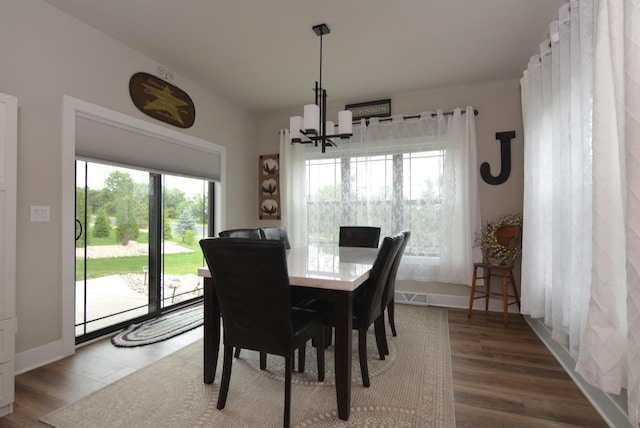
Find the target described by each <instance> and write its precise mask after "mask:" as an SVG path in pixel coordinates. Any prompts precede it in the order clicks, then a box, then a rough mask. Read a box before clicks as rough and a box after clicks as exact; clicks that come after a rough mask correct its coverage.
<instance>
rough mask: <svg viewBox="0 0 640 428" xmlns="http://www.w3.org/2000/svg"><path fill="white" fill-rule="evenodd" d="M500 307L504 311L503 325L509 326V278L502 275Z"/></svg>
mask: <svg viewBox="0 0 640 428" xmlns="http://www.w3.org/2000/svg"><path fill="white" fill-rule="evenodd" d="M502 309H503V311H504V326H505V327H509V279H508V278H507V275H503V276H502Z"/></svg>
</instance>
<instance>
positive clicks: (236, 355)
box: [233, 348, 242, 358]
mask: <svg viewBox="0 0 640 428" xmlns="http://www.w3.org/2000/svg"><path fill="white" fill-rule="evenodd" d="M240 351H242V348H236V352H235V354H233V356H234V357H236V358H240Z"/></svg>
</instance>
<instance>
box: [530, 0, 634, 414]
mask: <svg viewBox="0 0 640 428" xmlns="http://www.w3.org/2000/svg"><path fill="white" fill-rule="evenodd" d="M639 19H640V8H639V7H638V1H636V0H626V2H625V0H609V1H607V0H599V1H597V0H574V1H571V2H570V3H567V4H566V5H564V6H563V7H562V8H561V9H560V11H559V18H558V20H557V21H554V22H552V23H551V24H550V31H549V34H550V40H549V41H547V42H544V43H543V44H542V45H541V47H540V52H539V53H538V54H536V55H534V56H533V57H532V58H531V60H530V62H529V66H528V68H527V70H526V71H525V72H524V75H523V78H522V80H521V84H522V85H521V87H522V99H523V112H524V117H523V120H524V127H525V191H524V215H523V217H524V230H523V259H522V311H523V313H525V314H529V315H531V316H532V317H534V318H542V319H544V322H545V324H546V325H548V326H549V327H550V328H551V331H552V336H553V338H554V339H555V340H558V341H559V342H561V343H563V344H565V345H566V346H567V348H568V350H569V352H570V353H571V355H572V356H573V357H574V358H575V359H576V371H577V372H578V373H580V374H581V375H582V376H583V377H584V378H585V379H586V380H587V381H588V382H589V383H591V384H592V385H594V386H596V387H598V388H600V389H602V390H603V391H605V392H610V393H614V394H619V393H621V390H622V388H627V397H628V403H627V404H628V406H627V407H628V415H629V420H630V422H631V423H632V424H633V426H636V425H637V424H638V422H639V420H640V418H639V416H638V413H639V409H640V402H639V401H640V392H639V388H640V382H639V378H640V361H639V359H640V355H639V347H640V344H639V339H640V337H639V336H640V315H639V309H640V284H639V282H640V281H639V279H638V278H639V275H638V270H639V267H640V266H639V264H640V250H639V248H640V244H639V242H640V239H639V238H638V233H639V231H640V227H639V225H638V217H639V214H638V208H639V205H640V204H639V203H638V195H639V194H640V188H639V187H638V181H639V179H638V166H639V165H638V159H639V158H640V157H639V156H638V136H639V135H640V132H639V131H638V129H639V128H640V127H639V126H638V120H639V118H640V104H639V102H640V98H639V97H640V91H639V89H638V82H639V77H638V76H639V75H640V69H639V68H638V66H639V61H638V57H639V54H640V50H639V49H638V44H639V42H640V36H639V33H638V28H639V27H640V22H639Z"/></svg>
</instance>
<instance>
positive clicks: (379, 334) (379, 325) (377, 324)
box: [373, 315, 388, 360]
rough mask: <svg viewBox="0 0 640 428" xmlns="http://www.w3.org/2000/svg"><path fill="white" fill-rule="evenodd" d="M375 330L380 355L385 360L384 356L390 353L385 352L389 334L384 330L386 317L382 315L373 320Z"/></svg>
mask: <svg viewBox="0 0 640 428" xmlns="http://www.w3.org/2000/svg"><path fill="white" fill-rule="evenodd" d="M373 331H374V333H375V334H376V346H377V347H378V355H380V359H381V360H384V356H385V355H388V353H386V352H385V348H386V346H385V343H386V340H387V337H386V336H387V335H386V333H385V331H384V317H383V316H382V315H380V316H379V317H378V319H376V320H375V321H374V322H373Z"/></svg>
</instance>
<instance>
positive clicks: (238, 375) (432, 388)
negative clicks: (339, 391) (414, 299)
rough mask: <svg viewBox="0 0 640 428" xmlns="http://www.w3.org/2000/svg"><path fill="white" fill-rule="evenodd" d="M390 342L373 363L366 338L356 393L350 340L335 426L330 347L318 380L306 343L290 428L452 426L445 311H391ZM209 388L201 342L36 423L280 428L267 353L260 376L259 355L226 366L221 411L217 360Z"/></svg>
mask: <svg viewBox="0 0 640 428" xmlns="http://www.w3.org/2000/svg"><path fill="white" fill-rule="evenodd" d="M396 327H397V330H398V336H397V337H392V336H389V349H390V355H389V356H388V357H387V358H386V359H385V360H384V361H381V360H379V359H378V357H377V352H376V350H375V338H374V337H373V335H370V337H368V339H370V340H368V342H369V343H370V344H371V345H372V346H371V347H370V349H369V350H368V352H367V355H368V356H369V360H368V361H369V370H370V377H371V387H370V388H365V387H363V386H362V380H361V378H360V367H359V364H358V352H357V349H358V347H357V335H354V360H353V366H352V367H353V370H352V373H353V381H352V382H353V383H352V389H351V417H350V418H349V420H348V421H342V420H340V419H338V416H337V409H336V394H335V386H334V382H333V378H334V375H333V373H334V372H333V347H329V348H328V349H327V353H326V354H325V357H326V365H327V376H326V379H327V380H326V381H325V382H317V381H316V379H317V377H316V367H315V349H313V348H312V347H311V346H307V364H306V366H307V367H306V369H307V370H306V372H305V373H297V372H296V373H294V375H293V386H292V402H291V426H292V427H305V428H311V427H313V428H316V427H318V428H320V427H364V426H368V427H374V426H375V427H442V428H452V427H455V415H454V400H453V382H452V373H451V350H450V345H449V327H448V322H447V311H446V309H441V308H427V307H420V306H409V305H396ZM219 360H220V361H219V365H218V368H217V371H216V380H215V382H214V383H213V384H210V385H206V384H204V383H203V381H202V379H203V368H202V341H198V342H195V343H193V344H191V345H189V346H187V347H185V348H183V349H181V350H179V351H177V352H175V353H173V354H171V355H169V356H167V357H165V358H164V359H162V360H160V361H157V362H155V363H153V364H151V365H149V366H147V367H145V368H143V369H141V370H138V371H137V372H135V373H133V374H131V375H129V376H127V377H125V378H123V379H120V380H118V381H116V382H115V383H113V384H110V385H108V386H106V387H104V388H102V389H101V390H99V391H96V392H94V393H92V394H90V395H88V396H87V397H85V398H82V399H80V400H78V401H76V402H74V403H71V404H69V405H67V406H65V407H62V408H61V409H58V410H56V411H54V412H52V413H49V414H48V415H46V416H44V417H43V418H42V419H41V421H43V422H45V423H47V424H49V425H52V426H54V427H57V428H85V427H93V428H107V427H109V428H115V427H140V428H147V427H148V428H151V427H153V428H158V427H172V428H192V427H242V428H246V427H270V426H271V427H281V426H282V422H283V411H284V382H283V379H284V370H283V368H284V364H283V359H282V358H281V357H275V356H273V357H272V356H269V358H268V360H267V370H265V371H261V370H260V369H259V362H258V360H259V358H258V353H257V352H254V351H248V350H242V353H241V355H240V357H239V358H235V359H234V360H233V369H232V373H231V384H230V387H229V395H228V397H227V404H226V407H225V408H224V409H223V410H217V409H216V400H217V398H218V391H219V386H220V384H219V382H220V377H221V372H222V370H221V368H222V366H221V364H222V363H221V360H222V358H220V359H219Z"/></svg>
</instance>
